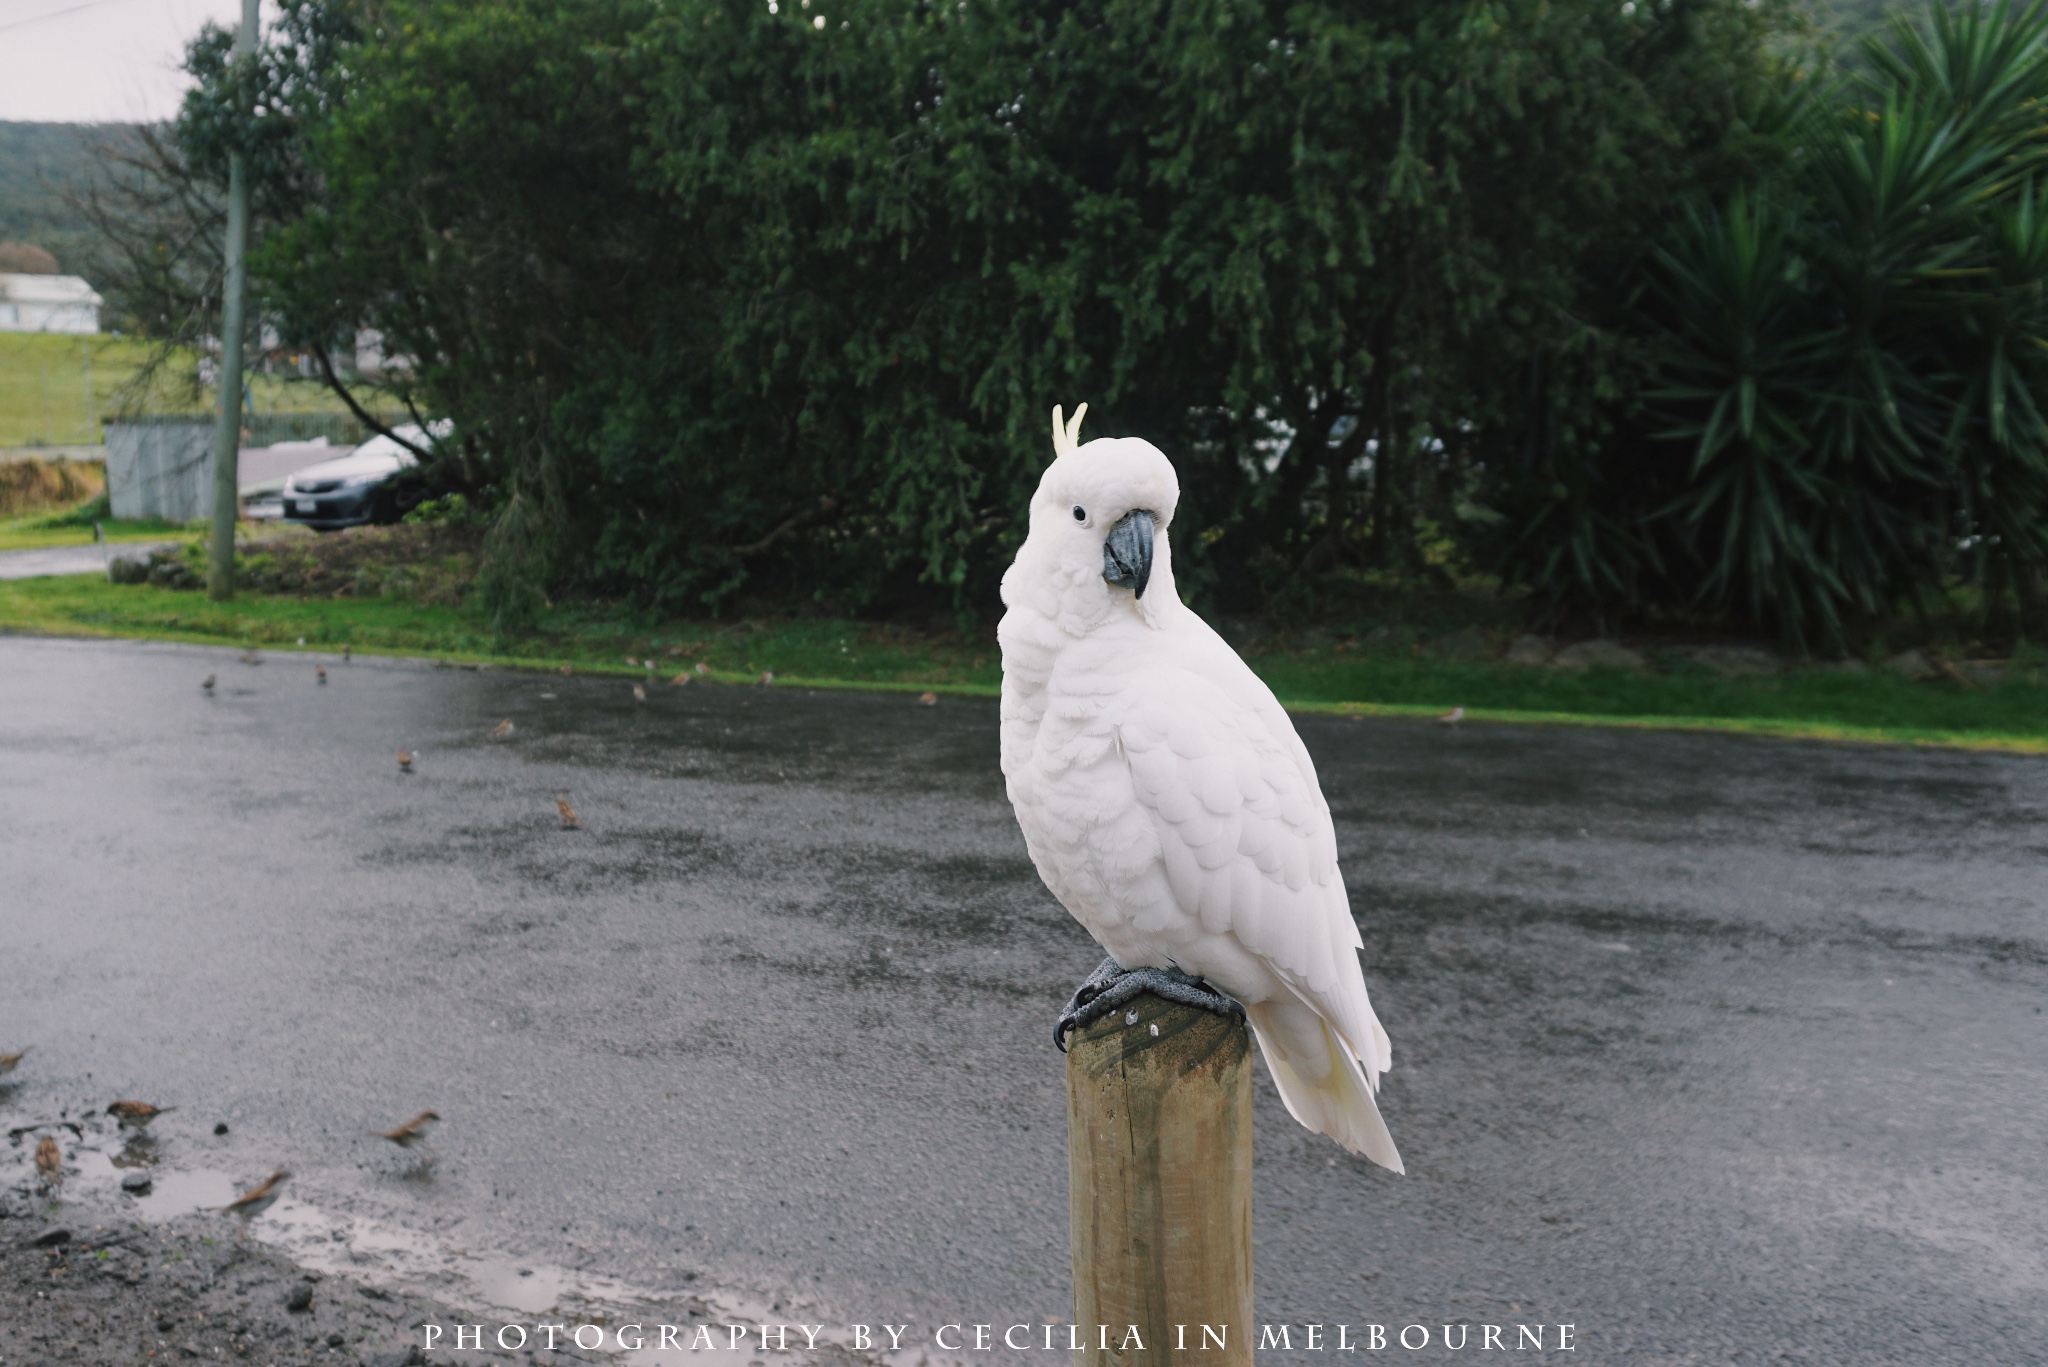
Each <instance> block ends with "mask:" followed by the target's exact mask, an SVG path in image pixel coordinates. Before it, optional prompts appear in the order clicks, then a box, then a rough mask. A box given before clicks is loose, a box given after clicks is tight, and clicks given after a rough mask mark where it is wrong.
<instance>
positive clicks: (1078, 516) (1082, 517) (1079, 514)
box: [1074, 503, 1088, 522]
mask: <svg viewBox="0 0 2048 1367" xmlns="http://www.w3.org/2000/svg"><path fill="white" fill-rule="evenodd" d="M1087 520H1088V510H1087V509H1086V508H1083V507H1082V506H1081V505H1080V504H1078V503H1076V504H1075V505H1074V521H1076V522H1086V521H1087Z"/></svg>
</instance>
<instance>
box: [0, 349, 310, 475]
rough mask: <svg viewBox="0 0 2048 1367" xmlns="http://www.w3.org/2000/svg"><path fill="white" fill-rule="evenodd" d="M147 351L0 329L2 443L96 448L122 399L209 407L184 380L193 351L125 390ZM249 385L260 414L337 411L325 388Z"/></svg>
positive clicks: (176, 407)
mask: <svg viewBox="0 0 2048 1367" xmlns="http://www.w3.org/2000/svg"><path fill="white" fill-rule="evenodd" d="M149 354H150V344H149V343H146V342H137V341H131V340H129V339H127V338H122V337H106V336H92V337H80V336H66V335H63V334H60V333H46V332H0V447H6V446H96V445H98V444H99V442H100V419H102V418H104V417H106V416H108V415H109V414H111V413H113V412H115V411H116V409H117V408H118V407H120V406H121V405H122V404H123V403H124V401H125V402H127V403H128V407H129V409H130V411H139V412H149V413H194V414H197V413H205V412H208V411H210V409H209V405H210V404H211V403H212V402H213V397H212V393H211V391H206V392H204V393H201V392H195V391H194V390H193V389H192V387H191V383H190V380H191V376H192V374H193V369H192V368H193V366H194V365H196V364H197V356H196V354H194V355H192V356H190V357H188V358H186V359H184V360H182V361H180V362H176V363H173V364H172V365H170V366H167V367H165V369H164V370H163V371H162V372H160V373H159V375H158V377H157V382H156V383H155V384H154V385H153V386H152V387H151V388H150V390H149V392H148V393H147V394H143V395H130V394H128V393H127V390H128V389H129V387H130V386H131V385H132V384H133V383H134V381H135V378H136V376H137V375H138V374H139V373H140V372H141V370H142V368H143V364H144V361H145V360H146V358H147V357H148V356H149ZM249 389H250V402H251V403H252V404H253V405H254V406H255V411H256V412H258V413H326V412H339V411H341V405H340V404H339V402H338V401H337V400H336V399H335V398H334V396H333V395H332V394H331V393H329V392H328V390H327V389H326V388H325V387H324V386H322V385H318V384H313V383H310V382H308V381H304V380H297V379H292V380H286V379H281V378H279V377H277V376H272V375H264V374H257V375H254V376H252V377H251V379H250V386H249Z"/></svg>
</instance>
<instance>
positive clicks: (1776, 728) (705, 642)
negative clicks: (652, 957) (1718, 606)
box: [0, 576, 2048, 753]
mask: <svg viewBox="0 0 2048 1367" xmlns="http://www.w3.org/2000/svg"><path fill="white" fill-rule="evenodd" d="M0 630H9V631H23V632H37V633H47V634H54V635H67V636H109V637H142V638H149V639H157V640H174V641H189V642H195V643H205V644H229V645H242V646H254V645H261V646H267V647H282V648H296V646H297V645H298V644H299V643H300V642H301V641H303V643H304V645H305V647H306V648H307V649H309V650H312V649H318V650H330V651H331V650H336V649H339V648H340V647H341V646H343V645H348V646H351V647H352V648H354V649H355V650H357V651H360V652H365V653H382V654H394V655H417V656H430V657H436V658H441V659H447V660H451V661H455V662H460V663H468V664H493V665H500V666H507V667H524V668H536V669H539V668H549V669H552V668H559V667H560V666H562V665H569V666H571V667H572V668H576V669H579V670H583V671H586V672H597V673H607V674H615V675H619V676H633V677H644V676H645V675H646V674H647V670H646V669H645V667H644V664H643V663H642V662H644V661H646V660H649V659H652V660H653V661H655V663H656V670H655V677H657V678H660V679H666V678H670V677H672V676H673V675H675V674H677V673H680V672H683V671H685V670H689V671H691V672H692V673H693V674H694V673H696V672H697V666H698V665H700V664H701V665H703V666H705V667H706V668H707V669H708V670H709V671H710V675H711V677H713V678H716V679H722V680H726V681H729V682H737V681H742V680H751V679H756V678H758V677H759V676H760V675H761V674H762V673H763V672H773V674H774V675H775V680H776V682H777V683H786V684H793V685H801V686H806V687H857V688H884V689H909V690H923V689H927V688H930V689H938V690H941V691H945V692H951V693H959V694H975V695H983V696H987V695H991V694H993V693H994V692H995V691H996V689H997V686H998V685H999V683H1000V682H1001V666H1000V663H999V659H998V655H997V651H996V649H995V647H994V646H993V644H990V643H987V642H976V641H968V640H962V639H960V638H957V637H945V636H932V635H925V634H921V633H916V632H910V631H904V630H898V629H892V628H886V627H877V626H871V625H867V624H861V623H849V622H834V621H791V622H780V623H775V624H768V625H764V624H759V623H738V624H731V625H727V624H716V623H698V622H676V621H672V620H664V619H660V618H656V617H652V616H647V615H643V614H638V613H634V612H631V611H627V610H623V609H618V608H608V607H592V606H582V607H570V606H564V607H559V608H556V609H555V610H553V611H552V612H550V613H549V614H548V616H547V618H546V619H545V620H544V621H543V622H542V624H541V626H540V628H539V629H538V630H537V631H535V632H534V633H532V634H531V635H529V636H526V637H524V638H522V639H520V640H518V641H515V642H511V643H509V644H508V643H503V642H497V641H494V640H493V639H492V637H491V633H490V632H489V630H488V628H487V627H485V626H484V624H483V623H482V622H481V621H479V620H478V619H477V618H476V616H475V615H474V614H472V613H471V612H469V611H468V610H466V609H464V608H460V607H446V606H436V605H430V604H424V603H417V602H408V601H404V600H401V599H394V598H390V597H382V598H296V597H287V596H259V595H244V596H243V597H241V598H238V599H237V600H235V601H233V602H229V603H213V602H209V601H208V600H207V599H206V598H205V597H204V596H202V595H200V594H197V593H192V592H179V591H173V590H168V589H158V588H149V587H122V586H116V585H111V584H107V583H104V582H102V581H100V580H98V579H96V578H94V577H91V576H74V577H66V578H56V579H32V580H17V581H13V582H0ZM1248 658H1249V659H1250V662H1251V664H1252V667H1253V668H1254V669H1256V670H1258V671H1259V673H1260V675H1261V676H1262V677H1264V678H1265V679H1266V680H1267V682H1268V683H1270V684H1271V685H1272V686H1273V689H1274V691H1275V692H1276V693H1277V694H1279V696H1280V697H1281V698H1282V699H1283V700H1285V701H1286V702H1287V703H1288V704H1289V706H1290V707H1295V708H1297V709H1300V710H1308V711H1324V712H1336V713H1341V714H1352V715H1414V716H1426V715H1432V714H1435V713H1437V712H1441V711H1443V710H1445V709H1447V708H1450V707H1464V708H1465V709H1466V716H1467V718H1468V719H1469V720H1472V721H1488V720H1498V721H1514V722H1524V723H1552V724H1556V723H1564V724H1582V725H1608V726H1630V727H1660V728H1680V729H1696V730H1711V731H1728V732H1738V733H1747V734H1756V735H1775V736H1796V737H1808V738H1818V739H1830V740H1857V741H1873V742H1895V743H1912V744H1936V745H1949V746H1966V747H1970V748H1977V749H1999V750H2017V751H2028V752H2036V753H2048V682H2044V680H2043V674H2044V672H2048V671H2043V670H2042V669H2041V668H2040V667H2039V666H2031V667H2024V666H2023V667H2019V668H2015V669H2014V670H2013V671H2012V673H2011V674H2010V675H2009V676H2008V677H2007V679H2006V680H2005V682H2003V683H2002V684H2000V685H1998V686H1997V687H1993V688H1973V687H1967V686H1965V685H1962V684H1958V683H1953V682H1948V681H1937V682H1932V683H1907V682H1906V681H1904V680H1903V679H1899V678H1896V677H1893V676H1892V675H1889V674H1886V673H1883V672H1880V671H1870V672H1866V673H1861V674H1850V673H1831V672H1823V671H1809V670H1797V671H1791V672H1788V673H1785V674H1781V675H1778V676H1775V677H1769V678H1740V679H1723V678H1719V677H1717V676H1714V675H1712V674H1710V673H1708V672H1706V671H1705V670H1693V671H1686V670H1684V669H1674V670H1672V671H1671V672H1668V673H1661V674H1651V675H1632V674H1624V673H1619V672H1614V671H1597V670H1596V671H1590V672H1587V673H1584V674H1568V673H1563V672H1560V671H1557V670H1552V669H1542V668H1520V667H1516V666H1512V665H1503V664H1493V663H1456V662H1451V661H1441V660H1429V659H1423V658H1419V657H1415V656H1412V655H1406V654H1398V653H1385V654H1371V653H1367V652H1362V651H1356V650H1353V651H1344V650H1338V649H1327V650H1320V651H1299V652H1291V653H1287V654H1253V655H1251V656H1249V657H1248Z"/></svg>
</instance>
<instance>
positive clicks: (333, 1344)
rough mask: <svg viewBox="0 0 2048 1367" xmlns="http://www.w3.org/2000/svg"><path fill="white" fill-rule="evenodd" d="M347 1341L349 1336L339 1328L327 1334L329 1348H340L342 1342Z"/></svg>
mask: <svg viewBox="0 0 2048 1367" xmlns="http://www.w3.org/2000/svg"><path fill="white" fill-rule="evenodd" d="M347 1342H348V1337H347V1336H346V1335H345V1334H343V1333H342V1332H341V1330H339V1329H337V1330H335V1331H334V1332H333V1333H331V1334H329V1335H328V1336H327V1346H328V1347H329V1348H339V1347H341V1345H342V1344H344V1343H347Z"/></svg>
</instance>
